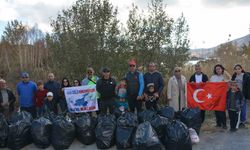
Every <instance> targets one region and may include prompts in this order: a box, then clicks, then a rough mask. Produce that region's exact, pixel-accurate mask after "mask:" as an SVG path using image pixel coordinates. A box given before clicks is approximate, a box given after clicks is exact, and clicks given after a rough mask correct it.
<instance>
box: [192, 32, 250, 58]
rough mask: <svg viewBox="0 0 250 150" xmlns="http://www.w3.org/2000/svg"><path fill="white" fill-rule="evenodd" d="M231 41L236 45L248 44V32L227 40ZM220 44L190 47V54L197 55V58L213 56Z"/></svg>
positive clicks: (249, 38) (249, 41)
mask: <svg viewBox="0 0 250 150" xmlns="http://www.w3.org/2000/svg"><path fill="white" fill-rule="evenodd" d="M229 42H232V43H233V44H234V45H236V46H237V47H242V46H243V45H248V44H249V43H250V34H248V35H246V36H244V37H241V38H238V39H235V40H232V41H229ZM222 44H226V43H222ZM220 45H221V44H219V45H218V46H216V47H212V48H198V49H191V56H193V57H198V58H209V57H211V56H213V54H214V52H215V51H216V50H217V49H218V48H219V46H220Z"/></svg>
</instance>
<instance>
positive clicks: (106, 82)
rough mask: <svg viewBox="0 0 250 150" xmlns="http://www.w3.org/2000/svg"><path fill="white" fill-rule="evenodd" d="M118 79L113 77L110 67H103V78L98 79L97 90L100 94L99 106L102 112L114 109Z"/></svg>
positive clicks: (111, 111) (110, 111)
mask: <svg viewBox="0 0 250 150" xmlns="http://www.w3.org/2000/svg"><path fill="white" fill-rule="evenodd" d="M115 87H116V81H115V79H113V78H111V75H110V69H108V68H103V69H102V78H101V79H99V80H98V81H97V84H96V90H97V92H98V93H99V94H100V98H99V108H100V111H101V113H102V114H106V113H107V112H108V109H109V113H113V111H114V106H115V105H114V103H115Z"/></svg>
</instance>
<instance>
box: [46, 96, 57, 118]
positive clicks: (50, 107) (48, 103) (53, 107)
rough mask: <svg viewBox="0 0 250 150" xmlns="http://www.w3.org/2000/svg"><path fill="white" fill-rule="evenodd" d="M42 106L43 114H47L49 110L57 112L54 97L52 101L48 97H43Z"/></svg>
mask: <svg viewBox="0 0 250 150" xmlns="http://www.w3.org/2000/svg"><path fill="white" fill-rule="evenodd" d="M43 108H44V112H45V114H49V113H51V112H53V113H55V114H57V105H56V102H55V99H53V100H52V101H49V100H48V98H45V99H44V103H43Z"/></svg>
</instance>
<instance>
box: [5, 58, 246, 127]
mask: <svg viewBox="0 0 250 150" xmlns="http://www.w3.org/2000/svg"><path fill="white" fill-rule="evenodd" d="M128 68H129V69H128V72H127V73H126V74H125V76H124V78H122V79H120V81H119V82H116V80H115V79H114V78H113V77H112V76H111V70H110V69H109V68H107V67H104V68H103V69H102V70H101V76H100V78H99V77H98V76H96V75H95V72H94V69H93V68H92V67H88V68H87V71H86V76H85V78H84V79H83V80H82V81H80V80H77V79H75V80H74V81H73V84H72V86H84V85H96V90H97V98H98V105H99V111H98V113H107V112H109V113H113V112H114V109H115V108H118V109H120V110H122V111H131V112H135V111H136V112H140V111H141V110H142V107H143V104H145V107H146V109H154V110H158V101H159V98H160V97H161V95H162V92H163V88H164V80H163V77H162V75H161V73H160V72H159V71H157V66H156V64H155V63H153V62H151V63H149V64H148V68H147V69H148V70H147V72H146V73H145V74H143V72H142V69H141V68H140V67H138V68H137V64H136V61H135V60H134V59H132V60H130V61H129V62H128ZM234 72H235V73H234V74H233V76H232V77H231V76H230V75H229V74H228V73H227V72H226V71H225V68H224V67H223V66H222V65H220V64H217V65H215V66H214V71H213V75H212V77H211V78H210V79H209V78H208V76H207V75H206V74H205V73H203V72H202V70H201V66H200V65H199V64H196V65H195V73H194V74H193V75H192V76H191V78H190V80H189V82H191V83H202V82H227V81H230V82H229V83H230V89H229V90H228V94H227V110H228V114H229V118H230V126H231V130H232V131H235V130H236V123H237V121H238V119H237V118H238V113H239V112H241V115H240V116H241V118H240V120H241V126H244V125H245V123H246V119H247V118H246V117H247V116H246V114H247V100H249V99H250V75H249V73H247V72H245V71H244V70H243V68H242V66H241V65H240V64H237V65H235V66H234ZM225 76H227V77H225ZM21 80H22V81H21V82H19V83H18V84H17V86H16V90H17V95H18V99H19V105H20V110H21V111H28V112H30V113H31V114H32V116H33V117H36V116H42V115H43V114H45V113H49V112H54V113H59V112H67V111H68V109H67V101H66V98H65V95H64V89H65V88H67V87H71V84H70V82H69V79H68V78H63V80H62V82H61V84H60V83H58V82H57V81H55V76H54V74H53V73H49V74H48V81H47V82H46V83H43V82H42V81H38V82H37V83H34V82H33V81H31V80H30V76H29V74H28V73H26V72H24V73H22V74H21ZM187 82H188V81H187V80H186V78H185V77H184V75H182V70H181V68H180V67H175V68H174V72H173V76H172V77H171V78H170V79H169V81H168V85H167V101H168V105H169V106H171V107H173V108H174V109H175V111H181V110H182V109H183V108H184V107H187V100H186V92H187V89H186V84H187ZM117 83H118V84H117ZM0 90H1V92H0V104H1V105H0V111H1V112H2V113H4V114H5V116H9V115H10V114H11V112H13V110H14V103H15V101H16V98H15V95H14V94H13V92H12V91H11V90H10V89H8V88H7V86H6V81H5V80H3V79H0ZM215 117H216V126H217V127H222V128H224V129H226V128H227V125H226V112H225V111H215ZM201 118H202V122H204V120H205V110H201Z"/></svg>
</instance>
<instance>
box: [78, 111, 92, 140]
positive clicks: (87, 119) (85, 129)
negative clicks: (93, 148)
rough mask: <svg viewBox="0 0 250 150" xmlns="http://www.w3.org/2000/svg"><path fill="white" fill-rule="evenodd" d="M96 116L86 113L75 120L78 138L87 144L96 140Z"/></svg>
mask: <svg viewBox="0 0 250 150" xmlns="http://www.w3.org/2000/svg"><path fill="white" fill-rule="evenodd" d="M95 122H96V121H95V118H93V117H91V116H90V115H89V114H87V113H84V115H81V116H80V117H79V118H76V120H75V126H76V138H77V139H78V140H79V141H80V142H81V143H83V144H85V145H90V144H92V143H94V142H95V126H96V123H95Z"/></svg>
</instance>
